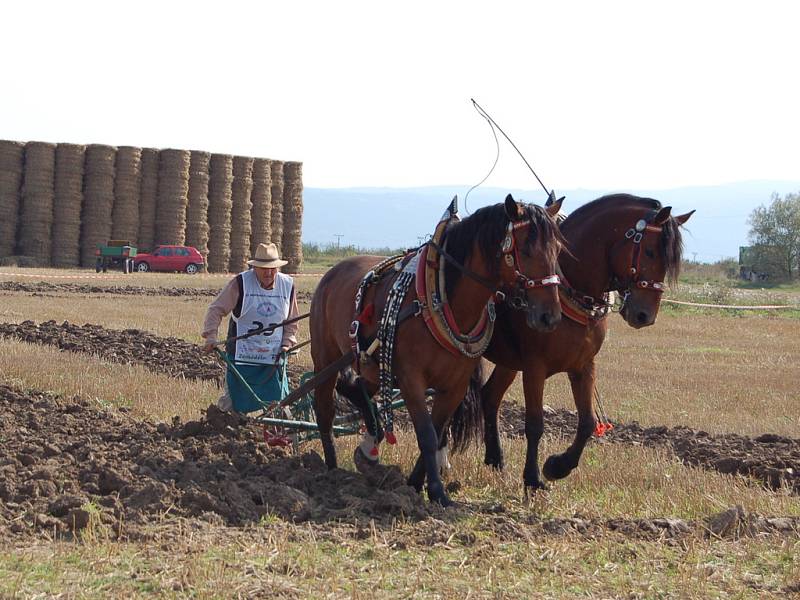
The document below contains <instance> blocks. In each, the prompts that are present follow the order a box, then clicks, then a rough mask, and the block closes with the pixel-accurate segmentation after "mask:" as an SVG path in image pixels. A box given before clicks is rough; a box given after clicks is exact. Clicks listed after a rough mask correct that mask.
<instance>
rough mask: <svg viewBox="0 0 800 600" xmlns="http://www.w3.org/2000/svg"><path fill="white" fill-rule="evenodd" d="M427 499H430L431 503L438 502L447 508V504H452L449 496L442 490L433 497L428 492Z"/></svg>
mask: <svg viewBox="0 0 800 600" xmlns="http://www.w3.org/2000/svg"><path fill="white" fill-rule="evenodd" d="M428 500H430V501H431V503H432V504H438V505H439V506H441V507H442V508H447V507H448V506H453V501H452V500H450V497H449V496H448V495H447V494H446V493H444V492H442V494H441V495H439V496H436V497H435V498H434V497H433V496H431V495H430V493H428Z"/></svg>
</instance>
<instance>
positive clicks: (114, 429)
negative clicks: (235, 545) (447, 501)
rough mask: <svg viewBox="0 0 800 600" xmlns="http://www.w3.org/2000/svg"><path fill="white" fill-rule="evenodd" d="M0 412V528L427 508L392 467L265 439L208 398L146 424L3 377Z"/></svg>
mask: <svg viewBox="0 0 800 600" xmlns="http://www.w3.org/2000/svg"><path fill="white" fill-rule="evenodd" d="M0 414H2V415H3V419H2V422H0V439H1V440H2V444H0V537H2V536H3V534H6V533H8V532H10V533H25V532H30V531H33V530H44V531H48V532H55V533H68V532H70V531H74V530H79V529H85V528H87V527H95V528H102V529H103V531H104V532H105V533H106V534H108V535H112V536H117V535H120V534H123V535H125V536H127V537H136V536H137V535H144V534H145V532H146V531H147V530H148V525H152V524H153V522H154V521H155V520H157V519H160V518H162V517H163V516H165V515H167V514H169V515H171V516H176V517H186V518H191V519H199V520H201V521H207V522H209V523H212V524H220V525H237V526H238V525H244V524H247V523H253V522H258V521H259V520H260V519H261V518H262V517H265V516H267V515H272V516H277V517H280V518H283V519H286V520H288V521H295V522H301V521H309V520H310V521H337V520H343V521H348V522H350V523H353V522H354V521H359V520H365V519H366V520H370V519H373V520H376V521H378V522H385V521H386V520H391V519H392V518H394V517H399V516H401V515H403V516H405V517H407V518H412V519H419V518H423V517H425V516H427V515H428V507H427V506H426V503H425V502H424V501H423V498H422V497H421V496H419V495H418V494H416V493H415V492H414V490H413V489H411V488H409V487H408V486H406V485H405V479H404V477H403V475H402V474H401V472H400V470H399V469H398V468H397V467H383V466H379V467H378V468H376V469H375V470H374V471H372V472H371V473H369V476H364V475H361V474H359V473H353V472H350V471H344V470H340V469H337V470H333V471H329V470H328V469H327V468H326V467H325V464H324V462H323V461H322V459H321V458H320V457H319V456H318V455H317V454H316V453H313V452H311V453H306V454H304V455H302V456H288V455H287V454H285V452H284V451H283V450H281V449H270V448H268V447H267V446H266V445H265V444H264V442H263V440H262V439H261V433H260V431H259V430H258V429H257V428H255V427H254V426H253V425H252V424H251V422H248V421H247V420H246V419H244V418H242V417H238V416H235V415H231V414H229V413H223V412H221V411H219V410H217V409H216V408H214V407H209V409H208V411H207V413H206V416H205V418H204V419H202V420H200V421H190V422H188V423H180V422H178V421H175V422H174V423H172V424H171V425H167V424H163V423H162V424H154V423H151V422H148V421H142V420H138V419H134V418H133V417H131V416H130V415H128V414H126V412H124V411H120V410H104V409H100V408H96V407H94V406H92V405H90V404H89V403H87V402H85V401H83V400H81V399H79V398H72V399H63V398H59V397H56V396H53V395H51V394H47V393H41V392H31V391H21V390H18V389H14V388H11V387H8V386H5V385H0Z"/></svg>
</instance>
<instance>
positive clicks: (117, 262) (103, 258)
mask: <svg viewBox="0 0 800 600" xmlns="http://www.w3.org/2000/svg"><path fill="white" fill-rule="evenodd" d="M94 254H95V256H96V257H97V261H96V263H95V271H96V272H97V273H99V272H100V271H102V272H103V273H105V272H106V271H107V270H108V269H109V268H112V269H113V268H118V269H122V272H123V273H126V274H127V273H130V272H131V271H133V259H134V258H135V257H136V246H134V245H132V244H131V243H130V242H129V241H128V240H109V241H108V243H107V244H98V245H97V250H95V253H94Z"/></svg>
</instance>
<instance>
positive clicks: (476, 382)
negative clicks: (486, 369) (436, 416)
mask: <svg viewBox="0 0 800 600" xmlns="http://www.w3.org/2000/svg"><path fill="white" fill-rule="evenodd" d="M483 383H484V381H483V360H480V361H478V365H477V366H476V367H475V370H474V371H473V372H472V376H471V377H470V379H469V386H468V387H467V393H466V394H465V395H464V400H462V401H461V404H459V405H458V407H456V411H455V413H453V417H452V418H451V419H450V427H449V430H450V436H451V437H452V439H453V442H452V449H453V451H455V452H463V451H464V450H466V449H467V448H469V446H470V444H471V443H472V442H473V441H475V440H480V439H481V436H482V435H483V407H482V403H481V389H482V388H483Z"/></svg>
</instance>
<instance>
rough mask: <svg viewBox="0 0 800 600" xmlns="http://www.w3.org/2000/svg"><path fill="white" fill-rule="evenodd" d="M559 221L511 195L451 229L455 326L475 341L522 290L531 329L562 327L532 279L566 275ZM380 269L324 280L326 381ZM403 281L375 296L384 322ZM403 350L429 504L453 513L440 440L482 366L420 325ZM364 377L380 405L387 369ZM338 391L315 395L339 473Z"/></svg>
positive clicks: (367, 266) (371, 365) (402, 380)
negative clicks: (495, 307)
mask: <svg viewBox="0 0 800 600" xmlns="http://www.w3.org/2000/svg"><path fill="white" fill-rule="evenodd" d="M559 204H560V203H559ZM557 212H558V207H557V206H554V207H551V208H550V209H548V210H547V211H546V210H545V209H543V208H541V207H538V206H533V205H526V204H520V203H517V202H515V201H514V199H513V198H512V197H511V196H510V195H509V196H508V197H507V198H506V201H505V203H499V204H496V205H494V206H488V207H485V208H481V209H480V210H478V211H476V212H475V213H474V214H472V215H470V216H469V217H467V218H465V219H464V220H463V221H456V222H454V223H452V224H450V225H449V226H448V227H447V229H446V233H445V237H444V241H443V242H442V243H443V244H444V243H445V242H446V244H447V246H446V248H447V252H448V253H449V255H450V257H451V263H450V264H448V266H447V268H446V269H445V270H444V280H445V282H446V289H447V295H448V296H449V298H450V310H451V312H452V317H453V319H454V321H455V323H457V324H458V325H459V329H460V330H461V331H467V330H468V328H470V327H473V325H474V324H475V323H477V322H479V321H480V320H481V318H482V316H485V314H486V311H487V304H488V302H489V301H490V299H492V298H493V297H494V296H495V294H497V293H498V292H499V291H500V289H501V288H504V287H506V288H508V287H511V286H514V285H517V284H519V282H520V281H522V282H523V284H525V288H526V291H525V297H526V299H527V302H528V304H529V310H528V311H526V314H525V315H523V321H525V322H526V323H527V325H528V326H530V327H536V328H539V329H541V330H543V331H547V330H552V329H553V328H554V327H555V326H556V325H557V324H558V322H559V320H560V318H561V312H560V304H559V299H558V293H557V288H556V286H541V285H538V284H536V281H540V280H536V279H531V277H533V278H536V277H539V278H542V277H543V276H545V275H549V274H552V273H554V270H555V268H556V262H557V257H558V253H559V251H560V248H561V241H562V237H561V234H560V233H559V231H558V227H557V225H556V224H555V221H554V220H553V218H552V215H554V214H556V213H557ZM509 245H510V247H509ZM511 248H514V251H513V253H512V251H511ZM379 260H380V257H374V256H358V257H353V258H350V259H347V260H344V261H342V262H340V263H339V264H337V265H336V266H334V267H333V268H332V269H330V270H329V271H328V272H327V273H326V274H325V276H324V277H323V278H322V279H321V280H320V283H319V285H318V286H317V289H316V291H315V292H314V296H313V299H312V302H311V323H310V328H311V354H312V358H313V360H314V368H315V371H317V372H320V370H322V369H323V368H324V367H326V366H327V365H331V364H332V363H334V362H335V361H337V360H341V359H342V357H343V356H346V355H347V353H348V352H350V351H351V343H352V340H351V338H350V336H349V334H348V330H349V326H350V325H351V323H352V322H353V319H354V297H355V295H356V293H357V290H359V288H360V283H361V281H362V278H363V277H364V276H365V274H367V273H368V272H369V271H370V270H371V269H372V267H374V266H375V264H376V263H377V262H378V261H379ZM462 273H463V274H462ZM397 277H398V272H397V271H395V272H394V273H391V274H390V275H388V276H386V277H384V278H382V279H380V280H379V281H378V283H376V284H375V285H373V286H371V287H369V288H368V289H367V296H368V297H367V300H366V301H367V302H368V303H370V304H372V305H373V306H374V314H376V315H381V314H382V312H383V310H384V306H385V305H386V303H387V298H388V296H389V293H390V289H391V287H392V283H393V282H394V280H395V279H396V278H397ZM413 296H416V294H413V293H411V294H406V295H405V297H404V298H403V300H402V306H401V310H405V309H406V308H407V307H409V306H410V305H411V304H412V303H413V302H415V301H417V300H416V299H415V298H414V297H413ZM420 300H423V299H420ZM491 318H492V319H493V318H494V315H493V314H492V315H491ZM377 320H378V319H375V320H373V322H371V323H366V324H365V323H362V327H361V331H360V333H362V334H363V335H365V336H367V337H370V336H374V335H376V331H377V329H378V325H377V323H375V322H374V321H377ZM394 347H395V351H394V355H393V360H392V361H391V374H390V375H391V377H393V379H394V381H396V382H397V385H398V387H399V388H400V390H401V392H402V397H403V399H404V400H405V404H406V407H407V409H408V412H409V415H410V416H411V420H412V422H413V425H414V430H415V433H416V437H417V443H418V445H419V449H420V452H421V453H422V456H423V457H424V458H423V462H424V469H425V471H424V472H425V473H427V475H428V497H429V498H430V500H431V501H433V502H439V503H441V504H443V505H447V504H449V503H450V500H449V498H448V497H447V494H446V493H445V490H444V486H443V485H442V482H441V479H440V478H439V473H438V468H437V465H436V451H437V447H438V434H439V431H440V430H441V425H442V424H443V423H445V422H446V421H447V420H448V419H449V418H450V415H451V413H452V411H453V410H454V409H455V408H456V407H457V406H458V405H459V404H460V403H461V401H462V399H463V398H464V395H465V392H466V390H467V386H468V383H469V381H470V376H471V374H472V372H473V370H474V369H475V367H476V365H477V362H478V361H479V360H480V357H479V356H475V357H469V356H465V355H464V354H460V353H458V352H453V351H452V348H450V349H448V348H446V347H445V346H444V345H442V344H441V343H440V342H439V341H437V339H436V338H434V335H433V334H432V332H431V330H429V328H428V326H427V325H426V321H425V320H423V319H422V318H417V317H411V318H408V319H406V320H405V321H404V322H402V323H401V324H400V325H399V326H398V327H397V332H396V337H395V342H394ZM360 372H361V380H362V381H364V382H366V385H364V386H362V389H364V392H365V394H366V395H368V396H371V395H373V394H374V393H375V391H376V389H377V387H378V384H379V375H380V371H379V368H378V365H377V364H376V363H375V362H374V361H369V360H367V361H364V360H362V361H361V364H360ZM340 383H341V382H340ZM335 384H336V382H335V379H328V380H327V381H322V382H320V383H319V384H318V386H317V388H316V390H315V393H314V404H315V411H316V416H317V423H318V425H319V432H320V438H321V441H322V445H323V449H324V452H325V462H326V464H327V465H328V467H329V468H335V467H336V464H337V460H336V450H335V447H334V443H333V438H332V435H331V428H332V425H333V420H334V412H335V409H334V399H333V391H334V386H335ZM337 389H339V388H338V387H337ZM428 389H433V390H434V392H435V393H434V403H433V408H432V415H431V414H428V409H427V406H426V390H428ZM348 397H349V396H348ZM362 412H363V409H362ZM387 437H388V434H387Z"/></svg>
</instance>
